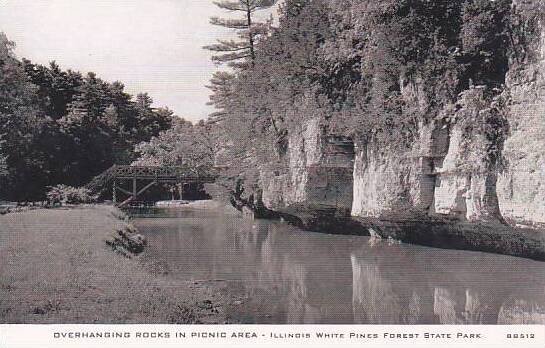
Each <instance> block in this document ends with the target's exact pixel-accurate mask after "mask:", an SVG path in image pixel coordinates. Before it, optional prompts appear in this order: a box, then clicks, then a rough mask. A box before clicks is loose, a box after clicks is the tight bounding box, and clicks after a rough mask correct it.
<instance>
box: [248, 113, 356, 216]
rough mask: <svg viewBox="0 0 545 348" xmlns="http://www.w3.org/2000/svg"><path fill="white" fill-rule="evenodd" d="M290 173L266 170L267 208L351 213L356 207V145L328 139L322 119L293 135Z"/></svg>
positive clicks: (263, 174)
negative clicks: (354, 158)
mask: <svg viewBox="0 0 545 348" xmlns="http://www.w3.org/2000/svg"><path fill="white" fill-rule="evenodd" d="M286 156H287V158H286V162H287V170H286V172H285V173H279V172H275V171H270V170H262V171H261V175H260V180H259V182H260V186H261V188H262V190H263V193H262V201H263V204H264V205H265V207H267V208H268V209H271V210H276V211H280V212H282V211H287V210H290V209H334V210H338V211H340V212H349V211H350V208H351V204H352V170H353V161H352V158H353V149H352V143H351V142H350V141H347V140H346V139H343V138H336V137H332V136H328V135H326V132H325V130H324V128H323V127H322V126H321V125H320V121H319V119H311V120H310V121H307V122H305V123H304V124H303V125H302V126H301V127H299V128H298V129H296V130H294V131H292V132H291V133H290V135H289V139H288V151H287V154H286Z"/></svg>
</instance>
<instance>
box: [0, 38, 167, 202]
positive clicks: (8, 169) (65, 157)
mask: <svg viewBox="0 0 545 348" xmlns="http://www.w3.org/2000/svg"><path fill="white" fill-rule="evenodd" d="M13 48H14V44H13V43H12V42H10V41H9V40H8V39H7V38H6V36H5V35H4V34H0V197H1V198H3V199H12V200H36V199H43V198H44V197H45V191H46V187H48V186H54V185H57V184H66V185H71V186H79V185H81V184H84V183H86V182H88V181H89V180H90V179H91V178H92V177H93V176H95V175H97V174H99V173H100V172H102V171H103V170H105V169H107V168H109V167H110V166H111V165H113V164H114V163H118V164H121V163H130V162H131V161H132V160H133V159H134V155H133V152H132V150H133V147H134V146H135V145H136V144H138V143H140V142H142V141H147V140H149V139H150V138H151V137H152V136H155V135H158V134H159V133H160V132H161V131H163V130H166V129H168V128H170V126H171V123H172V112H171V111H169V110H166V109H153V108H152V106H151V104H152V100H151V98H150V97H149V96H148V95H147V94H140V95H138V96H137V97H136V98H135V99H133V97H132V96H131V95H129V94H127V93H126V92H125V91H124V86H123V85H122V84H121V83H119V82H114V83H108V82H105V81H103V80H101V79H100V78H98V77H97V76H96V75H95V74H94V73H89V74H87V75H82V74H81V73H79V72H75V71H71V70H68V71H63V70H62V69H61V68H60V67H59V66H58V65H57V64H55V63H54V62H52V63H51V64H50V66H42V65H38V64H34V63H32V62H30V61H28V60H23V61H20V60H18V59H16V58H15V56H14V54H13Z"/></svg>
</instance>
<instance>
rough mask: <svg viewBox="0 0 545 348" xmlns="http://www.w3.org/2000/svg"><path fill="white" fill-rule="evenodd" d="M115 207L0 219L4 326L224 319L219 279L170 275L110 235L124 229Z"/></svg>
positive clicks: (0, 289)
mask: <svg viewBox="0 0 545 348" xmlns="http://www.w3.org/2000/svg"><path fill="white" fill-rule="evenodd" d="M117 216H119V214H117V212H116V210H115V209H114V208H112V207H106V206H96V207H86V208H71V209H41V210H34V211H27V212H21V213H14V214H8V215H5V216H0V323H29V324H33V323H224V322H229V319H228V318H227V315H226V314H225V311H226V308H227V307H228V306H229V303H230V302H231V301H232V299H230V297H229V295H226V292H224V291H222V289H221V288H218V287H219V286H220V285H217V284H215V283H212V282H210V283H206V282H203V283H199V284H194V283H192V282H181V281H175V280H171V279H168V278H167V277H164V276H162V275H161V274H156V273H154V272H153V270H151V269H149V268H146V267H144V266H143V263H141V262H140V260H139V257H134V258H132V259H127V258H124V257H122V256H121V255H119V254H116V253H114V252H113V251H112V249H111V248H109V247H108V246H107V245H106V243H105V240H106V239H107V238H108V237H109V236H110V235H111V234H112V232H113V231H114V230H115V229H116V228H122V227H124V224H125V222H124V221H122V220H120V219H119V218H118V217H117Z"/></svg>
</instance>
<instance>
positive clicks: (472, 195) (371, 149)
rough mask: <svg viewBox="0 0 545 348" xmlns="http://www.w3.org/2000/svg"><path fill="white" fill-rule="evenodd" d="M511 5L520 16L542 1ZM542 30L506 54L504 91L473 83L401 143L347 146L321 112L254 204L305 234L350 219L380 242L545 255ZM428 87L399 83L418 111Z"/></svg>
mask: <svg viewBox="0 0 545 348" xmlns="http://www.w3.org/2000/svg"><path fill="white" fill-rule="evenodd" d="M513 6H519V11H520V12H521V13H522V15H521V18H522V20H523V21H524V20H525V17H524V16H527V17H528V16H531V15H532V13H534V14H535V12H536V9H535V8H534V7H536V6H538V8H539V6H542V5H541V2H539V1H515V2H514V5H513ZM538 28H539V29H538V32H541V38H540V39H535V38H533V39H532V40H533V41H532V42H530V43H527V44H526V46H525V47H524V50H525V51H526V52H527V54H526V55H525V56H524V57H519V56H517V57H514V58H512V59H510V62H509V67H508V71H507V74H506V76H505V84H504V86H502V87H501V88H498V87H491V86H485V85H473V83H472V82H471V80H470V82H469V87H468V88H467V89H466V90H464V91H463V92H462V93H460V94H459V96H458V99H457V100H456V101H455V102H451V103H448V105H444V106H442V107H441V108H439V109H436V110H435V114H433V115H432V116H431V117H420V118H419V121H418V126H417V127H416V128H417V131H416V133H415V135H414V138H413V139H411V141H410V142H407V143H405V144H403V145H400V146H397V145H398V144H392V143H395V140H392V141H391V142H392V143H384V142H380V141H378V140H377V141H375V140H373V138H369V137H367V138H366V140H361V139H354V141H352V139H350V138H347V137H342V136H338V135H336V134H334V133H332V132H330V130H329V128H328V125H327V121H326V120H324V117H314V118H306V119H303V121H302V122H301V123H300V125H298V126H297V127H293V128H292V129H290V130H289V135H288V137H287V151H286V152H285V154H283V158H282V159H281V160H282V161H283V163H285V168H284V169H283V170H275V169H274V168H271V167H267V166H263V167H262V168H261V169H260V171H259V180H258V184H257V186H258V187H259V189H258V191H259V194H258V195H256V197H260V203H259V204H261V205H262V206H263V207H264V208H265V209H266V210H268V211H272V212H276V213H279V214H280V215H284V216H292V217H295V220H297V222H299V223H301V222H302V225H304V226H306V227H309V228H317V227H316V226H320V221H325V220H328V221H335V222H334V224H335V223H337V222H338V220H336V219H337V218H342V219H344V220H343V221H344V222H347V221H348V220H347V219H348V217H351V219H350V221H358V223H359V224H360V225H363V226H364V227H365V229H368V230H369V231H370V232H371V234H377V235H379V236H382V237H392V238H398V239H402V240H406V241H410V242H415V243H421V244H427V245H434V246H446V247H456V248H464V249H474V250H487V251H493V252H502V253H508V254H513V255H521V256H528V255H530V257H533V258H539V259H543V258H545V247H544V245H545V241H544V239H545V237H544V235H545V234H544V233H543V229H544V228H545V25H543V23H539V25H538ZM425 83H426V81H425V80H423V79H414V78H413V81H410V80H409V79H406V78H404V77H401V78H400V83H399V85H400V86H401V95H402V98H403V99H404V103H405V104H406V105H409V106H410V107H412V108H413V110H416V112H421V113H424V110H426V109H427V110H428V111H429V104H430V103H429V100H426V97H425V96H424V94H425V93H423V92H422V84H425ZM369 139H371V140H369ZM332 218H334V219H332ZM377 221H378V223H377ZM384 222H386V223H385V224H384ZM430 226H433V227H430ZM326 227H328V228H329V227H331V223H330V224H329V225H326ZM326 229H327V228H326ZM356 229H357V228H355V227H354V226H351V227H349V228H346V227H344V232H345V233H360V231H356ZM510 229H511V230H510ZM517 229H518V230H517ZM510 231H512V232H513V233H512V235H511V237H510ZM478 235H483V236H486V238H483V239H482V240H480V239H479V237H478ZM515 237H516V238H515ZM513 238H515V239H517V241H514V240H513ZM528 238H529V239H528ZM518 239H520V240H518Z"/></svg>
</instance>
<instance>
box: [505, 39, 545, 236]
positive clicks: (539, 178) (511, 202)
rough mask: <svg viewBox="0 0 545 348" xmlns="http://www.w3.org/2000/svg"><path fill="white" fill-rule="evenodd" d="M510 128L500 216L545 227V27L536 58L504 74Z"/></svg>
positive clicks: (512, 220)
mask: <svg viewBox="0 0 545 348" xmlns="http://www.w3.org/2000/svg"><path fill="white" fill-rule="evenodd" d="M507 88H508V92H509V94H510V99H511V103H510V105H509V110H508V115H509V127H510V133H509V136H508V138H507V140H506V141H505V146H504V151H503V155H504V157H505V158H506V162H507V167H506V169H505V170H504V171H503V172H502V173H501V174H500V176H499V180H498V198H499V206H500V210H501V213H502V215H503V216H504V217H505V219H506V220H508V221H509V222H511V223H514V224H522V225H533V226H538V227H539V226H545V30H543V31H542V37H541V42H540V45H539V50H538V57H537V61H536V62H534V63H532V64H528V65H525V66H524V67H523V68H522V69H519V70H518V71H513V72H510V73H509V74H508V76H507Z"/></svg>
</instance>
